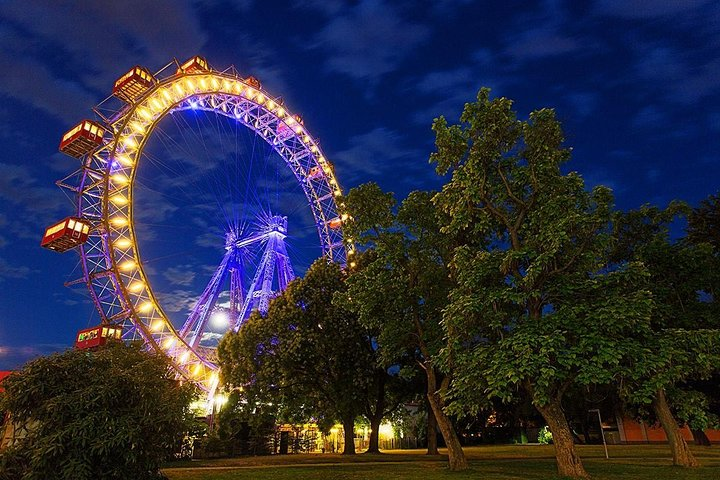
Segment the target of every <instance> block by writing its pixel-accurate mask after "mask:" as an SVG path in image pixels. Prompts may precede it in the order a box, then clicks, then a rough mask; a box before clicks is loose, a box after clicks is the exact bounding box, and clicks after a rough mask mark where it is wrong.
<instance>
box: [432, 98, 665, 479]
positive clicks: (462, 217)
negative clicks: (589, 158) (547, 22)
mask: <svg viewBox="0 0 720 480" xmlns="http://www.w3.org/2000/svg"><path fill="white" fill-rule="evenodd" d="M460 121H461V123H460V124H457V125H448V123H447V121H446V120H445V119H444V118H439V119H437V120H436V121H435V123H434V125H433V130H434V131H435V133H436V148H437V150H436V152H435V153H433V154H432V157H431V161H433V162H436V163H437V170H438V172H439V173H440V174H447V173H449V174H451V177H450V179H449V181H448V182H447V183H446V184H445V185H444V186H443V189H442V191H441V192H440V193H439V194H437V196H436V197H435V202H436V204H437V205H438V207H440V209H441V210H442V211H443V212H444V213H445V214H446V218H447V224H446V225H445V226H444V232H446V233H448V234H451V235H454V236H457V237H458V238H459V239H461V241H460V246H459V247H458V248H457V249H456V250H455V253H454V259H453V262H452V275H453V276H454V277H455V279H456V281H457V286H456V287H455V288H454V289H453V291H452V292H451V294H450V303H449V305H448V307H447V308H446V309H445V315H444V327H445V332H446V335H447V336H448V339H449V341H450V346H449V348H447V349H446V351H445V357H446V362H447V363H448V364H449V366H450V367H452V368H453V370H454V373H455V379H454V382H453V387H452V390H451V399H452V405H451V407H452V410H453V411H456V412H459V413H462V412H467V411H470V412H472V411H474V409H476V408H477V407H476V406H477V405H478V404H479V397H482V396H484V395H489V396H493V397H498V398H500V399H504V400H508V401H509V400H511V398H512V397H513V395H515V394H516V393H517V392H522V393H523V394H525V395H528V396H529V397H530V398H531V399H532V402H533V404H534V405H535V407H536V408H537V409H538V411H539V412H540V414H541V415H542V416H543V418H544V419H545V421H546V422H547V424H548V426H549V427H550V429H551V431H552V433H553V442H554V445H555V455H556V460H557V466H558V471H559V473H560V474H561V475H566V476H570V477H576V478H578V477H587V476H588V475H587V473H586V471H585V470H584V467H583V465H582V462H581V460H580V458H579V456H578V455H577V452H576V450H575V447H574V443H573V438H572V433H571V430H570V427H569V425H568V421H567V419H566V416H565V414H564V412H563V407H562V402H563V399H564V397H565V394H566V392H567V391H568V389H569V388H570V387H571V386H573V385H588V384H594V383H608V382H610V381H612V380H613V379H614V378H615V376H616V375H617V374H618V372H619V369H620V367H621V365H622V362H623V359H624V358H626V356H627V355H628V354H629V352H631V351H632V350H633V345H632V343H633V340H632V339H631V338H629V333H630V332H631V331H634V330H637V329H644V328H647V324H648V322H649V317H650V312H651V308H652V301H651V299H650V295H649V292H647V291H646V290H644V289H642V288H638V285H641V284H643V283H644V280H645V277H646V274H645V273H644V271H643V269H642V267H641V266H639V265H635V264H628V265H626V266H624V268H622V269H616V270H614V271H610V270H608V249H609V248H608V247H609V244H610V241H611V235H610V232H609V220H610V218H611V211H612V195H611V192H610V191H609V189H607V188H605V187H602V186H600V187H595V188H593V189H592V190H591V191H588V190H586V188H585V184H584V182H583V180H582V178H581V177H580V175H578V174H577V173H574V172H571V173H567V174H565V173H563V172H562V171H561V166H562V165H563V164H564V163H565V162H566V161H567V160H568V159H569V158H570V150H569V149H568V148H566V147H564V146H563V141H564V138H563V132H562V129H561V127H560V124H559V122H558V121H557V120H556V118H555V114H554V112H553V111H552V110H549V109H542V110H538V111H535V112H532V113H531V114H530V117H529V119H528V120H526V121H521V120H519V119H518V118H517V117H516V114H515V112H514V111H513V110H512V102H511V101H510V100H508V99H506V98H495V99H491V98H490V93H489V90H487V89H482V90H481V91H480V92H479V94H478V97H477V101H476V102H473V103H468V104H466V105H465V110H464V112H463V114H462V116H461V119H460Z"/></svg>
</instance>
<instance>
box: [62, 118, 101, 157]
mask: <svg viewBox="0 0 720 480" xmlns="http://www.w3.org/2000/svg"><path fill="white" fill-rule="evenodd" d="M104 134H105V128H104V127H102V126H101V125H100V124H98V123H95V122H93V121H90V120H83V121H82V122H80V123H78V124H77V125H76V126H75V127H73V128H72V129H71V130H68V131H67V132H66V133H65V135H63V137H62V140H61V141H60V147H58V148H59V150H60V151H61V152H62V153H64V154H66V155H70V156H71V157H75V158H81V157H82V156H83V155H87V154H88V153H90V152H92V151H93V150H95V149H96V148H97V147H99V146H100V145H102V142H103V135H104Z"/></svg>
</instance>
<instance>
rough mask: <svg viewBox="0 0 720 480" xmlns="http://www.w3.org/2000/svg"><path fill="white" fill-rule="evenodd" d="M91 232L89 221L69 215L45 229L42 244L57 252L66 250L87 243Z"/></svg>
mask: <svg viewBox="0 0 720 480" xmlns="http://www.w3.org/2000/svg"><path fill="white" fill-rule="evenodd" d="M89 234H90V223H89V222H87V221H86V220H82V219H79V218H76V217H68V218H66V219H65V220H63V221H61V222H58V223H56V224H55V225H52V226H50V227H48V228H47V229H46V230H45V235H43V238H42V241H41V242H40V246H41V247H44V248H48V249H50V250H55V251H56V252H66V251H68V250H70V249H71V248H75V247H77V246H78V245H81V244H83V243H85V242H86V241H87V239H88V235H89Z"/></svg>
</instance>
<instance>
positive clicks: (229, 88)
mask: <svg viewBox="0 0 720 480" xmlns="http://www.w3.org/2000/svg"><path fill="white" fill-rule="evenodd" d="M177 66H179V64H178V63H177V62H176V61H173V62H171V63H170V64H168V65H167V66H165V67H164V68H163V69H161V70H160V71H159V72H158V73H156V74H155V77H154V82H153V84H152V86H150V87H149V88H147V90H146V91H144V92H143V93H142V94H141V95H139V96H137V97H136V98H135V99H134V100H133V101H132V102H129V103H128V104H127V105H123V106H122V107H121V108H112V107H111V106H110V104H111V103H112V101H110V100H106V101H104V102H103V103H101V104H100V105H98V107H96V108H95V112H96V114H97V115H98V116H99V117H100V118H101V119H102V121H103V122H104V124H105V125H106V126H107V127H108V129H109V132H110V134H111V135H110V136H109V137H107V136H106V138H105V139H104V142H103V144H102V145H101V146H100V147H98V148H97V149H96V150H94V151H92V152H90V153H89V154H87V155H85V156H84V157H83V158H82V159H81V161H82V165H81V167H80V168H79V169H78V170H77V171H76V172H74V173H73V174H71V175H69V176H67V177H65V178H64V179H62V180H60V181H59V182H58V185H60V186H61V187H64V188H67V189H70V190H72V191H73V192H74V193H75V194H76V195H75V198H76V199H77V215H78V216H80V217H82V218H84V219H87V220H89V221H91V222H92V225H93V228H92V230H91V233H90V236H89V239H88V241H87V242H86V243H85V244H84V245H82V246H81V247H80V256H81V265H82V271H83V277H82V278H81V279H79V280H77V281H76V282H70V283H79V282H83V283H85V284H86V285H87V287H88V290H89V291H90V295H91V297H92V300H93V302H94V303H95V305H96V307H97V310H98V312H99V313H100V316H101V319H102V322H103V323H107V324H118V325H122V326H123V328H124V331H125V334H124V338H125V339H126V340H142V341H144V342H145V344H146V345H147V347H148V348H150V349H152V350H154V351H156V352H159V353H163V354H165V355H167V356H169V357H170V358H171V360H172V362H173V365H174V367H175V369H176V370H177V372H178V374H179V375H180V376H182V377H184V378H186V379H188V380H191V381H193V382H195V383H196V384H197V385H199V386H200V387H201V388H202V389H203V390H205V391H206V392H212V391H214V389H215V387H216V386H217V382H218V375H217V365H216V364H215V363H214V362H213V361H212V358H211V356H210V355H208V354H207V352H206V351H204V350H203V349H202V348H200V347H196V346H194V345H192V344H191V343H190V342H188V341H187V338H189V337H187V338H184V336H183V335H181V334H180V332H178V331H177V330H176V329H175V327H174V326H173V325H172V323H171V322H170V320H169V319H168V316H167V315H166V314H165V312H164V311H163V308H162V306H161V305H160V304H159V303H158V301H157V298H156V296H155V294H154V293H153V290H152V287H151V285H150V283H149V282H148V278H147V275H146V274H145V272H144V270H143V262H142V260H141V258H140V254H139V249H138V243H137V238H136V235H135V228H134V225H133V218H134V204H133V182H134V179H135V175H136V172H137V166H138V162H139V160H140V159H141V154H142V151H143V148H144V146H145V144H146V142H147V140H148V138H149V137H150V136H151V135H152V133H153V130H154V128H155V127H156V125H157V124H158V122H159V121H160V120H162V119H163V118H164V117H165V116H166V115H168V114H169V113H171V112H174V111H181V110H187V109H202V110H206V111H211V112H215V113H217V114H220V115H224V116H227V117H231V118H235V119H237V121H238V122H241V123H242V125H244V126H246V127H247V128H249V129H251V130H253V131H254V132H255V133H256V134H257V135H259V136H260V137H262V138H263V139H264V140H265V141H267V142H268V144H270V145H271V146H272V148H273V149H274V150H275V151H276V152H277V153H278V154H279V155H280V157H282V158H283V159H284V161H285V162H286V164H287V166H288V167H289V168H290V169H291V171H292V172H293V174H294V175H295V178H296V179H297V181H298V183H299V184H300V185H301V187H302V189H303V191H304V193H305V196H306V198H307V202H308V204H309V207H310V209H311V211H312V213H313V216H314V218H315V223H316V226H317V231H318V236H319V239H320V245H321V247H322V252H323V255H324V256H325V257H326V258H328V259H329V260H333V261H335V262H339V263H341V264H345V263H346V262H347V259H348V258H349V257H348V255H352V254H353V247H352V244H351V243H350V242H349V241H347V240H346V239H345V238H344V237H343V232H342V221H343V220H344V219H346V218H347V217H346V215H345V214H343V213H342V207H343V205H342V203H340V202H339V199H340V197H341V195H342V193H341V190H340V187H339V185H338V182H337V180H336V178H335V174H334V171H333V168H332V165H331V164H330V162H328V161H327V160H326V159H325V157H324V156H323V154H322V151H321V149H320V146H319V145H318V142H317V141H316V140H315V139H314V138H313V137H312V135H311V134H310V133H309V132H308V131H307V129H306V128H305V126H304V125H303V123H302V121H300V120H299V117H296V116H293V115H292V114H291V113H290V112H289V111H288V110H287V108H286V107H285V106H284V105H283V102H282V101H281V100H279V99H278V98H274V97H272V96H270V95H269V94H268V93H267V92H266V91H265V90H264V89H262V88H261V87H260V85H259V84H258V83H257V81H253V80H254V79H251V78H250V77H249V78H241V77H240V76H239V75H238V73H237V71H236V70H235V69H234V67H230V68H228V69H226V70H224V71H215V70H211V69H208V71H205V72H197V73H183V72H182V71H181V69H177V70H176V68H175V67H177ZM228 261H230V259H228ZM351 263H352V262H351ZM258 271H259V272H260V271H261V270H258ZM254 281H255V282H262V281H263V279H262V278H260V279H258V278H256V279H254ZM258 300H259V301H260V302H267V301H268V299H267V298H265V299H258ZM243 303H245V304H248V302H243ZM265 308H266V306H265ZM246 313H247V312H243V314H242V315H245V314H246ZM242 315H241V316H240V319H242ZM237 326H239V325H236V327H237Z"/></svg>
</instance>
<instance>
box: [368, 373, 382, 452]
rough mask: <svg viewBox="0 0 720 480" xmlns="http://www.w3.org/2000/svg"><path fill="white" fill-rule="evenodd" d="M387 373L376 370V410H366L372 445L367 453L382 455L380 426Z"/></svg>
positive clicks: (369, 408)
mask: <svg viewBox="0 0 720 480" xmlns="http://www.w3.org/2000/svg"><path fill="white" fill-rule="evenodd" d="M386 380H387V372H386V371H385V370H376V372H375V409H374V410H373V409H372V408H371V407H370V406H368V407H367V408H366V410H367V411H366V415H367V416H368V418H369V419H370V443H369V444H368V449H367V451H366V452H365V453H380V445H379V442H380V424H381V423H382V419H383V415H384V414H385V382H386Z"/></svg>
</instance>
